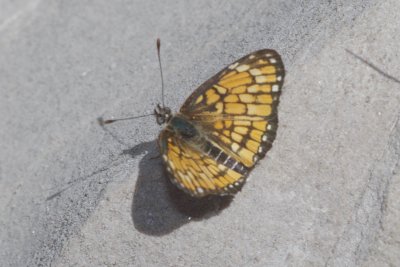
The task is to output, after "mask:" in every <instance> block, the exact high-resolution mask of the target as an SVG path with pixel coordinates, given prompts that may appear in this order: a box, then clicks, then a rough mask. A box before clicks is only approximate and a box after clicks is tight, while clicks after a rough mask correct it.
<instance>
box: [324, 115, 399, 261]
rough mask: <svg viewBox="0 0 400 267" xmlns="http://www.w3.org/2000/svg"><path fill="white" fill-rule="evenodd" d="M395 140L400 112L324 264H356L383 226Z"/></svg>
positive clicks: (396, 147)
mask: <svg viewBox="0 0 400 267" xmlns="http://www.w3.org/2000/svg"><path fill="white" fill-rule="evenodd" d="M398 140H400V113H399V115H398V116H397V118H396V119H395V120H394V123H393V125H392V127H391V130H390V134H389V141H388V143H387V147H386V149H385V150H384V152H383V154H382V156H381V158H380V159H379V160H378V162H377V163H376V164H375V166H374V167H373V168H372V170H371V171H370V174H369V177H368V180H367V183H366V185H365V187H364V190H363V191H362V194H361V195H360V198H359V201H358V202H357V203H356V205H355V211H356V212H355V215H354V216H353V218H352V219H350V220H349V221H348V222H347V224H346V226H345V230H344V231H343V233H342V234H341V235H340V236H339V238H338V239H337V241H336V242H335V244H334V246H333V249H332V254H331V255H330V257H329V258H328V259H327V260H326V262H325V266H336V265H346V266H348V265H356V266H357V265H360V264H361V263H362V262H363V260H364V259H365V256H366V255H367V252H368V248H369V245H370V244H371V242H370V241H372V240H373V238H374V237H375V234H376V233H377V231H378V230H379V229H382V227H383V226H382V221H383V216H384V214H385V206H386V205H385V202H386V200H387V193H388V191H389V186H390V183H391V180H392V178H393V175H394V170H395V169H396V168H398V166H399V160H400V142H399V141H398ZM385 177H386V178H385ZM352 243H353V244H352ZM350 263H353V264H350Z"/></svg>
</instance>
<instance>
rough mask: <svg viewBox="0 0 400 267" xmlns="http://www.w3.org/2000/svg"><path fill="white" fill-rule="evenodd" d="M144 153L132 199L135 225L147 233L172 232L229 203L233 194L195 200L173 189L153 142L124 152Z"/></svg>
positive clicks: (135, 154)
mask: <svg viewBox="0 0 400 267" xmlns="http://www.w3.org/2000/svg"><path fill="white" fill-rule="evenodd" d="M145 152H147V154H146V156H144V157H143V159H142V160H141V161H140V163H139V175H138V178H137V181H136V186H135V191H134V195H133V202H132V220H133V223H134V226H135V228H136V229H137V230H138V231H140V232H142V233H144V234H148V235H154V236H162V235H166V234H168V233H171V232H172V231H174V230H175V229H177V228H179V227H180V226H182V225H184V224H186V223H189V222H190V221H192V220H202V219H207V218H210V217H212V216H215V215H218V214H219V213H220V212H221V211H222V210H223V209H225V208H226V207H228V206H229V204H230V203H231V202H232V199H233V197H232V196H224V197H220V196H211V197H206V198H202V199H196V198H192V197H190V196H188V195H187V194H185V193H184V192H182V191H181V190H179V189H178V188H176V187H175V186H174V185H173V184H172V183H171V182H170V181H169V179H168V178H167V175H166V173H165V172H164V166H163V162H162V159H161V157H156V158H154V157H155V156H157V155H158V153H159V152H158V147H157V143H156V141H152V142H145V143H142V144H139V145H137V146H135V147H134V148H132V149H129V150H125V151H124V152H123V153H124V154H129V155H130V156H132V157H136V156H138V155H140V154H143V153H145Z"/></svg>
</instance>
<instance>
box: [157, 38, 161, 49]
mask: <svg viewBox="0 0 400 267" xmlns="http://www.w3.org/2000/svg"><path fill="white" fill-rule="evenodd" d="M160 46H161V40H160V38H157V49H160Z"/></svg>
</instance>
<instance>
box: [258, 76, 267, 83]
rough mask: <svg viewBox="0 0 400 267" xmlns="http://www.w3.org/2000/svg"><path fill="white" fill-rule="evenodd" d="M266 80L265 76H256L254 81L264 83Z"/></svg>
mask: <svg viewBox="0 0 400 267" xmlns="http://www.w3.org/2000/svg"><path fill="white" fill-rule="evenodd" d="M266 81H267V76H256V83H265V82H266Z"/></svg>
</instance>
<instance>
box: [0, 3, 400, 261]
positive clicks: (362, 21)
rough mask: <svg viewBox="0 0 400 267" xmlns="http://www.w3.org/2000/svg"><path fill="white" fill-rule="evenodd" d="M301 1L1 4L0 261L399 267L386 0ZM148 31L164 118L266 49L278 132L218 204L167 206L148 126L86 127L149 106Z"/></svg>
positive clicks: (395, 50)
mask: <svg viewBox="0 0 400 267" xmlns="http://www.w3.org/2000/svg"><path fill="white" fill-rule="evenodd" d="M301 2H307V3H306V4H305V3H301ZM301 2H300V1H257V2H256V1H244V0H243V1H227V0H226V1H209V0H207V1H184V0H182V1H178V0H177V1H168V3H167V1H106V0H99V1H96V4H92V3H88V2H87V1H47V2H45V1H40V0H30V1H13V2H11V1H7V0H1V1H0V5H1V7H2V8H1V11H0V94H1V97H0V101H1V102H0V103H1V105H0V113H1V114H2V119H1V120H0V140H1V141H0V212H1V217H0V225H1V227H0V229H1V230H0V265H1V266H49V265H52V266H112V265H113V266H400V256H399V255H400V253H398V252H399V251H400V245H399V244H400V230H399V229H400V225H399V221H400V202H399V200H398V196H399V194H400V176H399V155H400V143H399V142H400V141H399V140H400V122H399V117H400V105H399V103H400V83H399V82H398V81H396V80H395V79H396V78H397V79H400V74H399V73H400V64H399V62H400V53H399V51H400V50H399V45H398V44H399V43H400V27H399V23H398V22H399V20H398V14H399V13H400V2H398V1H396V0H388V1H384V2H382V1H372V0H370V1H362V0H353V1H344V0H343V1H342V0H338V1H330V2H328V1H326V3H324V2H325V1H301ZM93 3H94V1H93ZM156 37H161V39H162V42H163V44H162V54H163V55H162V57H163V66H164V77H165V84H166V92H167V93H166V101H167V103H168V105H169V106H171V108H173V109H174V110H177V109H178V108H179V106H180V105H181V104H182V103H183V101H184V100H185V98H186V97H187V96H188V95H189V94H190V93H191V92H192V91H193V90H194V89H195V88H196V86H198V85H199V84H200V83H201V82H202V81H204V80H205V79H207V78H208V77H210V76H211V75H212V74H214V73H216V72H217V71H218V70H220V69H221V68H222V67H224V66H225V65H227V64H229V63H230V62H232V61H233V60H235V59H237V58H239V57H241V56H242V55H244V54H247V53H249V52H251V51H254V50H257V49H261V48H274V49H276V50H278V51H279V52H280V53H281V54H282V57H283V60H284V63H285V66H286V68H287V76H286V77H287V78H286V81H285V85H284V93H283V95H282V99H281V105H280V109H279V116H280V128H279V131H278V136H277V139H276V141H275V144H274V147H273V149H272V150H271V151H270V152H269V153H268V155H267V158H266V159H265V160H263V161H262V162H261V164H260V165H259V166H258V167H257V168H256V169H255V170H254V171H253V172H252V174H251V179H250V180H249V182H248V183H247V184H246V185H245V187H244V188H243V190H242V192H240V193H239V194H238V195H237V196H236V197H235V198H234V199H233V200H232V201H212V202H211V201H210V202H209V203H208V202H207V203H197V202H196V203H190V202H188V200H187V199H186V198H184V197H182V196H181V195H179V194H178V197H177V196H176V195H175V194H176V191H174V189H173V188H172V189H171V188H170V187H169V185H168V184H167V183H166V181H165V179H164V178H165V177H164V175H163V172H162V164H161V162H160V160H159V159H151V158H152V157H153V156H154V155H157V147H156V143H155V142H154V140H155V138H156V137H157V135H158V132H159V130H160V129H159V127H158V126H157V125H156V123H155V121H154V119H153V118H145V119H142V120H138V121H132V122H126V123H125V122H124V123H119V124H115V125H110V126H109V127H107V128H101V127H99V125H98V124H97V123H96V118H97V117H98V116H102V115H103V116H106V117H108V116H112V115H114V116H127V115H132V114H142V113H146V112H151V110H152V109H153V107H154V104H155V103H157V102H158V101H159V100H160V79H159V75H158V63H157V58H156V51H155V44H154V42H155V39H156ZM357 56H358V57H360V58H362V59H364V60H367V61H368V62H369V64H370V65H368V64H367V63H366V62H363V61H362V60H360V58H357ZM371 64H372V65H371ZM171 192H172V193H171Z"/></svg>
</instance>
